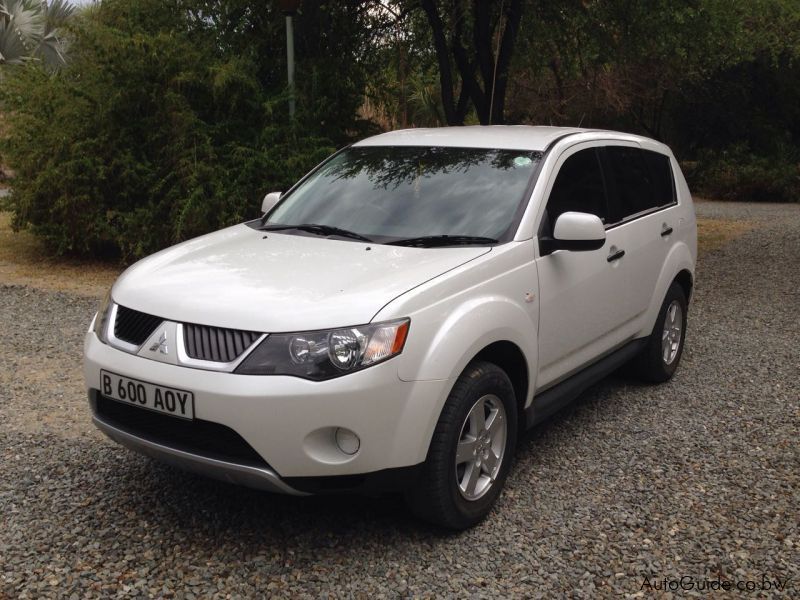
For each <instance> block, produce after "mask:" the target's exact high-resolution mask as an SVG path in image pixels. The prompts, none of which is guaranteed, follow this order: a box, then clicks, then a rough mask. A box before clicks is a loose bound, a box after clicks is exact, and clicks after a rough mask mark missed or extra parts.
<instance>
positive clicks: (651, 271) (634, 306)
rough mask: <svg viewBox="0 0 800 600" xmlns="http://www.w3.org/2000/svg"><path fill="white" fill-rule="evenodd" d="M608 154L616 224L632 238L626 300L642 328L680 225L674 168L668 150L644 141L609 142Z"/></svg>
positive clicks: (637, 326) (607, 169) (628, 241)
mask: <svg viewBox="0 0 800 600" xmlns="http://www.w3.org/2000/svg"><path fill="white" fill-rule="evenodd" d="M602 155H603V162H604V166H605V172H606V181H607V184H608V191H609V196H610V198H611V202H610V208H611V213H612V215H613V216H612V219H613V220H614V224H612V225H611V227H612V228H613V229H619V230H621V231H622V232H624V235H625V239H626V241H625V244H626V246H625V252H626V254H625V260H626V273H627V275H628V276H629V285H628V291H627V293H626V294H625V303H626V306H627V311H628V313H629V314H630V316H631V318H632V319H634V320H635V323H634V329H636V330H639V329H640V328H641V322H640V320H641V319H642V318H644V317H645V316H646V315H645V313H646V312H647V310H648V308H649V307H650V303H651V300H652V299H653V291H654V290H655V288H656V283H657V281H658V277H659V275H660V273H661V268H662V266H663V265H664V262H665V260H666V258H667V254H668V252H669V250H670V248H671V247H672V244H673V243H674V240H675V237H676V236H675V234H674V232H675V231H676V230H677V229H678V226H679V224H678V222H677V221H678V216H677V215H678V208H677V203H676V193H675V184H674V178H673V173H672V167H671V165H670V158H669V157H668V156H666V155H665V154H661V153H658V152H655V151H651V150H646V149H643V148H641V147H639V146H638V145H636V146H634V145H621V144H613V145H612V144H609V145H607V146H606V147H605V148H604V149H603V152H602ZM659 301H660V300H659Z"/></svg>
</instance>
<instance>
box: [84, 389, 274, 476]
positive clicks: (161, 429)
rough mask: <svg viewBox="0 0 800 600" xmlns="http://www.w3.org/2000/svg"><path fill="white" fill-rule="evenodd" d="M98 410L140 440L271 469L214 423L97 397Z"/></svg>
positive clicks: (239, 438)
mask: <svg viewBox="0 0 800 600" xmlns="http://www.w3.org/2000/svg"><path fill="white" fill-rule="evenodd" d="M96 398H97V404H96V410H97V414H98V415H99V416H100V417H101V418H102V420H103V421H105V422H107V423H109V424H110V425H113V426H114V427H117V428H119V429H122V430H124V431H127V432H128V433H131V434H133V435H136V436H138V437H143V438H145V439H148V440H151V441H153V442H156V443H159V444H162V445H164V446H167V447H169V448H176V449H178V450H184V451H186V452H190V453H192V454H198V455H200V456H206V457H209V458H215V459H218V460H225V461H229V462H235V463H237V464H249V465H257V466H269V465H267V463H266V462H264V459H263V458H261V456H259V454H258V453H257V452H256V451H255V450H253V447H252V446H250V444H248V443H247V442H246V441H245V440H244V439H243V438H242V436H240V435H239V434H238V433H236V432H235V431H234V430H233V429H231V428H230V427H226V426H225V425H220V424H219V423H212V422H210V421H201V420H199V419H195V420H194V421H184V420H183V419H176V418H175V417H170V416H167V415H162V414H159V413H157V412H153V411H149V410H144V409H141V408H137V407H135V406H128V405H127V404H122V403H120V402H117V401H116V400H109V399H108V398H106V397H105V396H101V395H100V394H99V393H98V394H97V397H96Z"/></svg>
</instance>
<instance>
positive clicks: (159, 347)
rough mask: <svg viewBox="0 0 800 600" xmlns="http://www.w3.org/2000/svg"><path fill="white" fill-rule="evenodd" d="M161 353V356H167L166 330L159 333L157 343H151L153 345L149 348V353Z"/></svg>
mask: <svg viewBox="0 0 800 600" xmlns="http://www.w3.org/2000/svg"><path fill="white" fill-rule="evenodd" d="M156 351H158V352H161V354H169V346H168V345H167V330H166V329H165V330H164V331H162V332H161V337H159V338H158V341H157V342H153V345H152V346H150V352H156Z"/></svg>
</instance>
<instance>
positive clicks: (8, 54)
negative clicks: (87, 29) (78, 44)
mask: <svg viewBox="0 0 800 600" xmlns="http://www.w3.org/2000/svg"><path fill="white" fill-rule="evenodd" d="M74 12H75V7H74V6H72V5H71V4H70V3H69V2H66V1H65V0H51V2H49V3H46V2H42V1H41V0H0V65H3V64H9V65H14V64H22V63H24V62H27V61H30V60H41V61H42V62H43V63H44V64H45V65H46V66H47V67H49V68H51V69H57V68H59V67H62V66H63V65H64V64H65V63H66V58H65V54H66V43H65V41H64V39H63V37H62V36H61V28H62V27H63V26H64V24H65V23H66V22H67V20H68V19H69V18H70V17H71V16H72V14H73V13H74Z"/></svg>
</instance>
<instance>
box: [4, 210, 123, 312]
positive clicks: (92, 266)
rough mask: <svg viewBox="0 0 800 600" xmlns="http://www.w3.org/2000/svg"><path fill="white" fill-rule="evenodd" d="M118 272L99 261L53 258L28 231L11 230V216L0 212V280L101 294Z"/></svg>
mask: <svg viewBox="0 0 800 600" xmlns="http://www.w3.org/2000/svg"><path fill="white" fill-rule="evenodd" d="M120 271H121V268H120V267H116V266H113V265H109V264H108V263H102V262H99V261H89V260H78V259H71V258H63V257H61V258H57V257H52V256H50V255H49V254H48V253H47V251H46V250H45V248H44V246H43V245H42V243H41V242H40V241H39V240H38V239H37V238H36V237H35V236H34V235H32V234H31V233H28V232H26V231H21V232H19V233H15V232H14V231H12V230H11V215H10V214H9V213H5V212H0V283H8V284H19V285H29V286H31V287H36V288H40V289H45V290H51V291H63V292H69V293H72V294H78V295H81V296H93V297H102V296H103V294H105V293H106V291H108V288H109V287H110V286H111V284H112V283H113V281H114V279H116V278H117V276H118V275H119V273H120Z"/></svg>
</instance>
